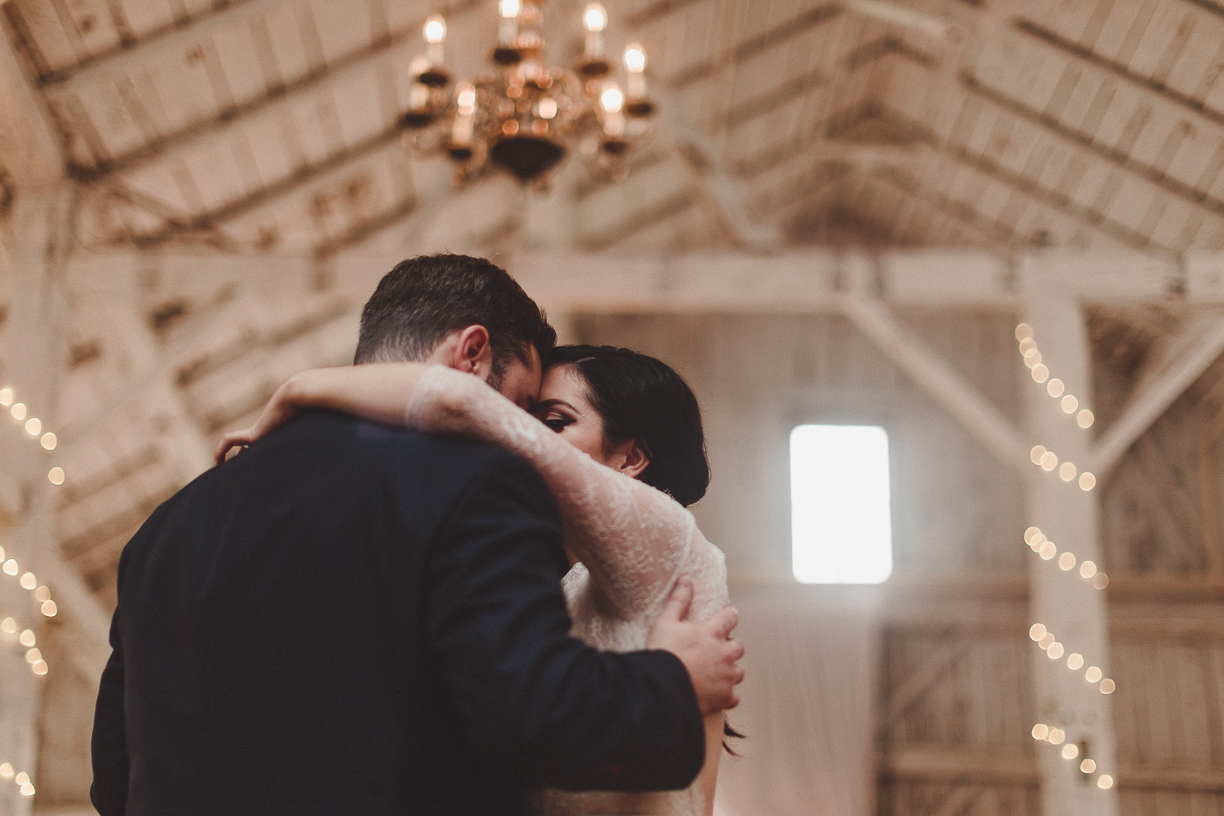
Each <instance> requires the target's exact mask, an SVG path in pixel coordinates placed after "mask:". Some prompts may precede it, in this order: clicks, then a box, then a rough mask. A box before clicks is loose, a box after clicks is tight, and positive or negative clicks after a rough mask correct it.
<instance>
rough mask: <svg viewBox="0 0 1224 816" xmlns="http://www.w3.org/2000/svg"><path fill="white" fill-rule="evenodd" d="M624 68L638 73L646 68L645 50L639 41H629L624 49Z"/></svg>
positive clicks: (632, 72)
mask: <svg viewBox="0 0 1224 816" xmlns="http://www.w3.org/2000/svg"><path fill="white" fill-rule="evenodd" d="M625 70H627V71H628V72H629V73H631V74H640V73H642V72H643V71H645V70H646V51H645V50H644V49H643V48H642V45H641V43H630V44H629V47H628V48H626V49H625Z"/></svg>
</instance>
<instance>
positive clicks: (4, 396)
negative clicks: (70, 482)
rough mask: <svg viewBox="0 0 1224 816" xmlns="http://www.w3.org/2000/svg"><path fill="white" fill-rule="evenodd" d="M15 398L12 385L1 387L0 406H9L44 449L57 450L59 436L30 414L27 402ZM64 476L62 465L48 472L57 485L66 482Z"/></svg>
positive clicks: (13, 414)
mask: <svg viewBox="0 0 1224 816" xmlns="http://www.w3.org/2000/svg"><path fill="white" fill-rule="evenodd" d="M15 398H16V397H15V395H14V393H13V389H12V388H11V387H9V386H5V387H4V388H0V406H3V407H5V408H8V409H9V413H10V414H11V415H12V417H13V419H15V420H17V421H18V422H23V423H25V424H24V427H25V432H26V433H27V434H29V435H30V436H31V437H33V438H34V439H37V440H38V443H39V444H40V445H42V447H43V450H45V451H53V450H55V449H56V447H57V446H58V445H59V437H57V436H56V435H55V434H54V433H53V432H51V431H47V430H46V429H45V428H44V427H43V423H42V420H41V419H39V418H38V417H30V416H28V414H29V409H28V408H27V407H26V405H25V403H23V402H13V400H14V399H15ZM64 478H65V475H64V469H63V468H62V467H53V468H51V470H50V471H48V472H47V481H49V482H51V484H53V485H56V486H57V487H58V486H59V485H62V484H63V483H64Z"/></svg>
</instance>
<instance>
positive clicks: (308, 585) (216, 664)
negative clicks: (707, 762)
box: [92, 412, 705, 816]
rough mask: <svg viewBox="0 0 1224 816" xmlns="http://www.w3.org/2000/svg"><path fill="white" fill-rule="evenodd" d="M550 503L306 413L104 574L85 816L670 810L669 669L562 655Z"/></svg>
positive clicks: (496, 462) (431, 443)
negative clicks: (596, 797)
mask: <svg viewBox="0 0 1224 816" xmlns="http://www.w3.org/2000/svg"><path fill="white" fill-rule="evenodd" d="M561 545H562V538H561V528H560V521H559V519H558V516H557V511H556V508H555V506H554V504H553V500H552V497H551V495H550V494H549V492H548V489H547V488H546V487H545V485H544V483H543V482H542V480H541V479H540V477H539V475H538V474H537V473H536V472H535V471H534V470H533V469H532V468H531V467H530V466H529V465H527V464H526V463H525V462H523V461H522V460H521V459H518V458H516V457H514V456H512V455H510V454H508V453H505V452H503V451H501V450H498V449H495V448H492V447H489V446H487V445H483V444H479V443H475V442H470V441H462V440H457V439H447V438H442V437H435V436H429V435H424V434H418V433H412V432H407V431H401V430H395V429H390V428H387V427H384V426H380V425H374V424H371V423H367V422H362V421H359V420H356V419H353V418H350V417H347V416H342V415H339V414H332V413H327V412H312V413H309V414H307V415H306V416H304V417H302V418H300V419H298V420H295V421H294V422H292V423H290V424H289V425H288V426H286V427H284V428H282V429H280V430H278V431H277V432H275V433H273V434H271V435H269V436H268V437H267V438H265V439H264V440H262V441H261V442H259V443H258V444H256V445H253V446H251V448H250V449H249V450H247V451H246V452H244V453H243V454H242V455H240V456H238V457H237V458H235V459H233V460H232V461H230V462H227V463H226V464H224V465H222V466H220V467H216V468H213V469H212V470H210V471H208V472H207V473H205V474H203V475H202V476H200V477H199V478H198V479H196V480H195V481H194V482H192V483H191V484H190V485H188V486H187V487H185V488H183V489H182V490H181V491H179V492H178V493H177V494H176V495H175V496H173V497H172V498H170V499H169V500H168V501H167V502H166V503H165V504H163V505H162V506H161V507H159V508H158V509H157V510H156V511H155V512H154V513H153V515H152V516H151V517H150V518H149V520H148V521H147V522H146V523H145V524H144V526H143V527H142V528H141V529H140V531H139V532H138V533H137V534H136V535H135V537H134V538H133V539H132V540H131V542H129V544H128V545H127V547H126V549H125V550H124V552H123V556H122V559H121V561H120V565H119V604H118V607H117V609H116V610H115V616H114V619H113V622H112V627H111V645H112V647H113V649H114V652H113V655H112V657H111V659H110V662H109V664H108V665H107V667H106V671H105V673H104V674H103V677H102V683H101V688H100V690H99V693H98V703H97V712H96V719H95V724H94V733H93V763H94V784H93V790H92V795H93V800H94V804H95V806H96V807H97V808H98V810H99V812H100V813H101V814H102V816H118V815H119V814H130V816H146V815H151V814H158V815H159V816H163V815H164V814H255V815H256V816H264V815H265V814H285V816H310V815H311V814H320V816H322V814H371V815H375V816H376V815H377V814H423V815H425V814H428V815H431V816H432V814H439V816H443V815H445V814H471V816H498V815H499V814H507V816H509V815H510V814H521V813H524V812H525V810H526V801H527V792H528V790H529V789H531V788H534V787H537V786H542V785H549V786H557V787H566V788H573V789H586V788H595V789H614V790H647V789H667V788H682V787H685V786H687V785H688V784H689V783H690V782H691V781H692V780H693V778H694V777H695V776H696V774H697V772H698V770H700V767H701V764H702V759H703V754H704V748H705V746H704V733H703V730H702V722H701V714H700V711H699V710H698V706H697V701H696V697H695V695H694V692H693V688H692V685H691V683H690V681H689V678H688V674H687V672H686V671H685V669H684V666H683V664H682V663H680V661H679V660H678V659H677V658H676V657H675V656H674V655H672V654H670V653H668V652H662V651H647V652H637V653H632V654H611V653H606V652H600V651H598V650H595V649H592V648H589V647H587V646H585V645H583V644H582V643H581V642H579V641H577V640H574V639H573V638H571V637H569V635H568V630H569V625H570V621H569V617H568V615H567V613H566V610H565V603H564V598H563V596H562V594H561V590H560V586H559V578H560V577H561V575H562V574H563V573H564V571H565V569H566V561H565V558H564V555H563V553H562V546H561Z"/></svg>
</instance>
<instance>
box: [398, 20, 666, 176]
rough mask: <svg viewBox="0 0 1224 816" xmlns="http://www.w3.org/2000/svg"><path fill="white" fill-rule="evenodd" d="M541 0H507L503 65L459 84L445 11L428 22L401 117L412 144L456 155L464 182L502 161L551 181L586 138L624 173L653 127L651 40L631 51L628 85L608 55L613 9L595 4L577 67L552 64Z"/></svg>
mask: <svg viewBox="0 0 1224 816" xmlns="http://www.w3.org/2000/svg"><path fill="white" fill-rule="evenodd" d="M541 6H542V4H541V2H539V0H499V3H498V6H497V10H498V21H497V42H496V45H495V46H494V48H493V50H492V60H493V63H494V66H495V69H494V70H493V71H491V72H489V73H486V74H483V75H481V76H479V77H476V78H475V79H472V80H469V81H465V82H460V83H458V84H457V85H456V86H455V87H454V90H453V91H449V90H448V87H449V86H450V82H451V74H450V71H449V70H448V69H447V68H446V65H445V41H446V37H447V29H446V21H445V20H444V19H443V18H442V16H441V15H438V14H433V15H430V17H429V18H428V19H427V20H426V21H425V25H424V27H423V28H422V35H423V37H424V40H425V53H424V55H422V56H419V57H417V58H416V59H414V60H413V62H412V64H411V66H410V69H409V70H410V72H411V75H412V87H411V90H410V91H409V94H408V97H409V99H408V110H407V111H405V112H404V113H403V115H402V117H401V120H400V121H401V124H402V125H403V126H404V128H405V144H406V145H408V146H409V147H411V148H412V149H414V150H419V151H422V152H442V153H445V154H446V155H448V156H449V157H450V159H451V160H452V161H453V162H454V163H455V166H456V171H457V172H456V179H457V181H459V182H460V183H463V182H466V181H468V180H471V179H475V178H479V177H481V176H484V175H486V174H488V173H489V172H491V171H492V170H493V169H494V168H500V169H503V170H506V171H508V172H509V173H511V174H512V175H514V176H515V177H517V178H518V179H519V181H521V182H522V183H524V184H529V183H531V184H536V185H543V184H544V183H546V181H547V178H548V175H549V174H550V173H551V171H552V170H553V169H554V168H555V167H556V166H557V165H558V164H559V163H560V162H561V160H562V159H563V158H564V157H565V155H566V153H567V152H568V151H569V150H570V149H571V148H572V147H573V146H574V145H583V146H584V149H583V151H582V152H584V153H585V154H588V155H590V156H591V157H592V158H593V159H594V161H595V163H596V166H597V167H598V168H600V169H601V170H602V171H606V172H609V173H611V174H612V175H614V176H615V175H618V174H620V173H622V172H623V169H624V157H625V156H626V155H627V154H628V152H629V151H630V149H631V148H633V147H634V146H635V145H637V144H639V143H640V142H642V141H643V140H644V139H645V138H646V137H647V136H648V135H649V133H650V117H651V116H652V114H653V113H654V107H655V106H654V103H653V102H652V101H651V100H650V98H649V96H648V94H647V91H646V51H645V49H644V48H643V47H642V45H641V44H640V43H631V44H630V45H629V47H628V48H626V49H625V53H624V76H625V88H624V91H621V89H620V86H619V84H618V83H617V82H616V81H615V80H614V79H613V76H612V75H613V73H614V65H613V62H612V61H611V60H609V58H608V54H607V42H606V38H605V30H606V29H607V26H608V14H607V11H606V9H604V7H603V6H602V5H601V4H599V3H590V4H589V5H587V6H586V8H585V9H584V10H583V13H582V25H583V29H584V30H585V39H584V41H583V51H582V57H581V58H580V59H579V61H578V63H577V65H575V66H574V68H573V69H561V68H550V67H548V66H547V65H546V64H545V62H544V48H545V41H544V34H543V22H544V14H543V10H542V7H541ZM586 145H589V146H590V149H589V150H587V149H586V147H585V146H586Z"/></svg>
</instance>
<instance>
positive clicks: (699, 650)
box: [646, 578, 744, 714]
mask: <svg viewBox="0 0 1224 816" xmlns="http://www.w3.org/2000/svg"><path fill="white" fill-rule="evenodd" d="M692 602H693V582H692V581H690V580H689V579H688V578H681V579H680V580H679V581H677V582H676V586H675V588H674V589H673V590H672V594H671V597H670V598H668V599H667V604H666V605H665V606H664V607H663V614H661V615H660V616H659V619H658V620H657V621H655V625H654V626H653V627H651V629H650V635H649V636H648V637H647V639H646V648H647V649H666V650H667V651H669V652H671V653H672V654H674V655H675V656H676V657H678V658H680V662H682V663H683V664H684V667H685V668H686V669H688V673H689V678H690V679H691V680H692V681H693V688H694V689H695V690H696V692H697V702H698V704H699V705H700V706H701V713H702V714H714V713H716V712H718V711H722V710H724V709H728V708H735V707H736V706H737V705H739V695H738V694H736V693H735V687H736V686H737V685H739V684H740V683H741V682H742V681H743V679H744V670H743V669H742V668H740V667H739V666H738V665H736V661H738V660H739V659H740V658H741V657H743V656H744V644H742V643H740V642H739V641H738V640H732V639H731V637H730V636H731V630H732V629H734V628H735V625H736V624H737V623H739V613H738V612H736V611H735V609H733V608H732V607H727V608H726V609H723V610H721V611H720V612H718V613H717V614H715V615H714V617H712V618H710V619H709V620H707V621H704V622H702V623H693V622H689V621H685V620H684V618H685V616H686V615H688V611H689V605H690V604H691V603H692Z"/></svg>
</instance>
